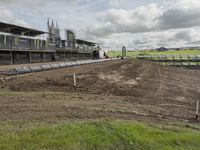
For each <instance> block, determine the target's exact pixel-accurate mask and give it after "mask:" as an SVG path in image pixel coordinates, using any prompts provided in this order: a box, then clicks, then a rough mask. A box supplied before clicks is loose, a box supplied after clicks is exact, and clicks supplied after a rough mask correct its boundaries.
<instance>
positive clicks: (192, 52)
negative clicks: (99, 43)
mask: <svg viewBox="0 0 200 150" xmlns="http://www.w3.org/2000/svg"><path fill="white" fill-rule="evenodd" d="M140 54H145V55H200V50H195V49H194V50H179V51H176V50H169V51H164V52H127V56H136V55H140ZM118 55H119V56H121V55H122V52H121V51H109V52H108V56H109V57H117V56H118Z"/></svg>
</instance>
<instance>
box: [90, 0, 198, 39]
mask: <svg viewBox="0 0 200 150" xmlns="http://www.w3.org/2000/svg"><path fill="white" fill-rule="evenodd" d="M99 20H100V22H99V25H98V26H94V27H92V28H89V30H87V32H88V33H92V34H95V35H96V36H107V35H110V34H113V33H142V32H150V31H161V30H167V29H178V28H190V27H194V26H200V1H199V0H193V1H192V2H191V1H190V0H174V1H170V3H168V4H165V5H163V6H158V5H156V4H149V5H147V6H140V7H137V8H135V9H132V10H125V9H109V10H107V11H106V12H104V13H102V14H101V18H100V19H99ZM108 24H109V25H108Z"/></svg>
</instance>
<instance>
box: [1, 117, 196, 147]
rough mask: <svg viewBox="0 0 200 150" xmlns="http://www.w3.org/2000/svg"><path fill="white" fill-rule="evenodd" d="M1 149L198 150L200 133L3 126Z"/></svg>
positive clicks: (129, 126)
mask: <svg viewBox="0 0 200 150" xmlns="http://www.w3.org/2000/svg"><path fill="white" fill-rule="evenodd" d="M0 134H1V136H0V149H1V150H22V149H23V150H36V149H37V150H111V149H112V150H115V149H116V150H140V149H141V150H175V149H176V150H177V149H178V150H184V149H185V150H188V149H192V150H199V147H200V132H199V129H198V130H192V129H186V128H183V127H181V128H180V129H179V127H174V126H165V127H164V128H163V127H149V126H147V125H144V124H138V123H134V122H128V121H108V120H104V121H85V122H74V123H68V124H58V125H51V126H50V125H47V124H46V125H40V126H38V127H33V126H32V125H24V124H23V125H22V124H21V125H20V124H18V125H16V124H13V123H1V126H0Z"/></svg>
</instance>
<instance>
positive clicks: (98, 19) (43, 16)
mask: <svg viewBox="0 0 200 150" xmlns="http://www.w3.org/2000/svg"><path fill="white" fill-rule="evenodd" d="M48 17H49V18H51V19H54V20H55V21H56V20H57V21H58V23H59V25H60V27H61V29H62V30H64V29H65V28H69V29H73V30H74V31H75V32H76V34H77V36H78V38H83V39H86V40H92V41H98V42H100V43H101V44H102V47H106V48H109V47H111V48H113V49H121V47H122V46H126V47H127V48H129V49H136V48H156V47H161V46H165V47H183V46H199V45H200V34H199V33H200V0H0V20H1V21H6V22H9V23H15V24H20V25H23V26H30V27H33V28H36V29H40V30H45V31H46V30H47V27H46V21H47V18H48Z"/></svg>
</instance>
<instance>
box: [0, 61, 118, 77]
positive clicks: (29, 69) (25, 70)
mask: <svg viewBox="0 0 200 150" xmlns="http://www.w3.org/2000/svg"><path fill="white" fill-rule="evenodd" d="M114 60H120V58H112V59H99V60H78V61H69V62H60V63H53V64H43V65H38V66H29V67H28V66H26V67H16V68H15V69H13V70H8V71H4V72H3V71H2V73H4V74H6V73H7V74H9V73H10V74H12V75H16V74H26V73H34V72H41V71H47V70H53V69H60V68H66V67H74V66H80V65H87V64H95V63H101V62H107V61H114ZM0 74H1V71H0Z"/></svg>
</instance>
